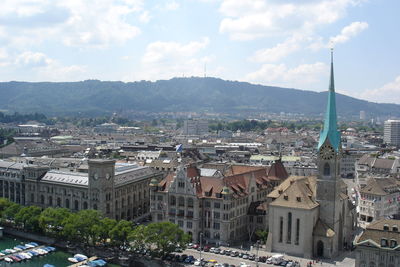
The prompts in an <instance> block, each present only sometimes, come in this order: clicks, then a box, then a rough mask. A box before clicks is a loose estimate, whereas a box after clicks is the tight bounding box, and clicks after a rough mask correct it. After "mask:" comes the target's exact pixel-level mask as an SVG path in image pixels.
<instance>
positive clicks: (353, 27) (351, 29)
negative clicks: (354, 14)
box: [330, 21, 368, 45]
mask: <svg viewBox="0 0 400 267" xmlns="http://www.w3.org/2000/svg"><path fill="white" fill-rule="evenodd" d="M367 28H368V23H366V22H360V21H355V22H353V23H351V24H350V25H348V26H346V27H344V28H343V29H342V31H341V32H340V34H339V35H336V36H334V37H331V39H330V43H332V44H333V45H335V44H340V43H345V42H347V41H348V40H350V38H351V37H354V36H356V35H358V34H359V33H360V32H362V31H364V30H366V29H367Z"/></svg>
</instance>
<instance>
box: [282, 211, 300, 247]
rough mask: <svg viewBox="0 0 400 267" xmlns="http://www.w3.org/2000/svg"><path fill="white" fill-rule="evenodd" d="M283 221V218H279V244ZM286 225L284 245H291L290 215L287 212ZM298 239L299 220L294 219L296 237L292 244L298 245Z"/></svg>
mask: <svg viewBox="0 0 400 267" xmlns="http://www.w3.org/2000/svg"><path fill="white" fill-rule="evenodd" d="M283 222H284V219H283V217H282V216H281V217H279V243H282V242H283V228H284V223H283ZM286 223H287V225H286V243H287V244H291V243H292V213H291V212H288V214H287V222H286ZM299 238H300V219H298V218H297V219H296V236H295V240H294V244H295V245H298V244H299Z"/></svg>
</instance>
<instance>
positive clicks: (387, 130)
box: [383, 120, 400, 146]
mask: <svg viewBox="0 0 400 267" xmlns="http://www.w3.org/2000/svg"><path fill="white" fill-rule="evenodd" d="M383 141H384V142H385V143H386V144H389V145H394V146H400V120H387V121H385V126H384V133H383Z"/></svg>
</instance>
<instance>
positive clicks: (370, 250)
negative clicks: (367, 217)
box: [354, 219, 400, 267]
mask: <svg viewBox="0 0 400 267" xmlns="http://www.w3.org/2000/svg"><path fill="white" fill-rule="evenodd" d="M399 226H400V220H390V219H381V220H378V221H375V222H373V223H371V224H370V225H368V226H367V229H366V230H365V231H364V232H363V233H362V234H361V235H360V236H359V237H358V239H357V240H356V241H355V242H354V245H355V247H356V264H355V266H356V267H375V266H386V267H396V266H400V245H399V244H400V232H399Z"/></svg>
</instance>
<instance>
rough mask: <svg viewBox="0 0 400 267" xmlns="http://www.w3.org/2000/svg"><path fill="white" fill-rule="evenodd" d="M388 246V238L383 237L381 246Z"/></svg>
mask: <svg viewBox="0 0 400 267" xmlns="http://www.w3.org/2000/svg"><path fill="white" fill-rule="evenodd" d="M387 246H388V241H387V239H386V238H382V239H381V247H387Z"/></svg>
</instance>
